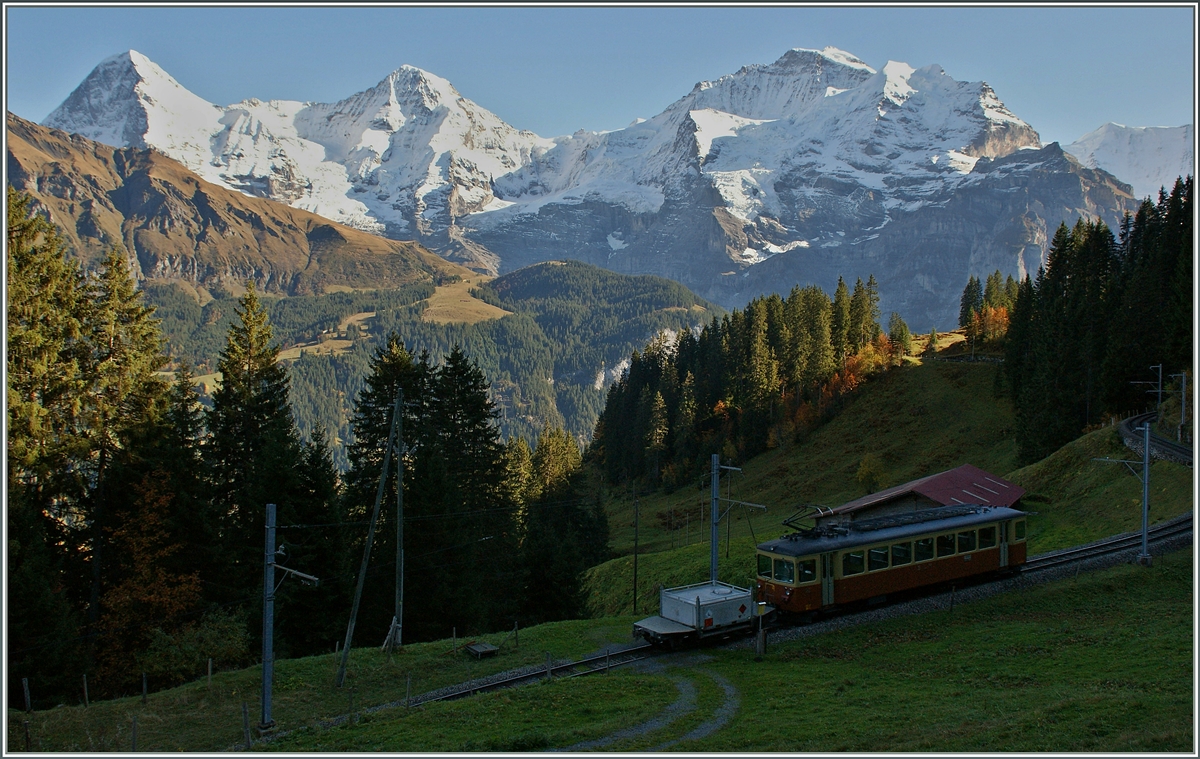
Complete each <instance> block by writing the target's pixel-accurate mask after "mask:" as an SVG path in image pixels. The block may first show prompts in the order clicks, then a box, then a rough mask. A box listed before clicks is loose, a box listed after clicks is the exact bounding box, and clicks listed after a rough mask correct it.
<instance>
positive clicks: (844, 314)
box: [829, 277, 851, 366]
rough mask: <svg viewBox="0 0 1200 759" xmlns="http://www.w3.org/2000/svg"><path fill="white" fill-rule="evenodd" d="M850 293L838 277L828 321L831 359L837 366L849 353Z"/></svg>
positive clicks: (842, 362)
mask: <svg viewBox="0 0 1200 759" xmlns="http://www.w3.org/2000/svg"><path fill="white" fill-rule="evenodd" d="M850 321H851V319H850V293H849V291H848V290H847V289H846V282H845V281H844V280H843V279H842V278H841V277H838V283H837V289H836V290H835V291H834V293H833V312H832V316H831V321H830V327H829V330H830V345H832V346H833V359H834V361H835V362H837V365H838V366H841V365H843V364H845V362H846V356H847V355H849V354H850V352H851V348H850Z"/></svg>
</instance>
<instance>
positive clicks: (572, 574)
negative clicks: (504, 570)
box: [521, 428, 608, 624]
mask: <svg viewBox="0 0 1200 759" xmlns="http://www.w3.org/2000/svg"><path fill="white" fill-rule="evenodd" d="M580 461H581V459H580V454H579V448H578V446H576V445H575V441H574V440H572V439H571V437H570V436H569V435H567V434H566V433H565V432H564V431H563V430H562V429H557V428H556V429H550V428H547V429H544V430H543V431H542V434H541V435H540V436H539V438H538V444H537V448H536V449H535V450H534V452H533V472H534V475H533V476H534V480H535V481H536V482H537V483H538V487H539V488H540V489H541V495H540V497H539V498H537V499H535V500H534V501H532V502H531V503H530V504H528V520H527V522H526V523H525V525H524V530H523V539H522V543H521V566H522V574H523V578H524V583H525V585H524V588H523V593H522V594H521V595H522V607H521V616H522V618H524V619H525V621H526V622H525V623H526V624H533V623H538V622H543V621H550V620H556V619H572V618H576V617H578V616H580V615H581V614H583V613H584V611H585V610H584V608H583V606H584V595H583V592H582V574H583V571H584V570H586V569H587V568H588V567H590V566H594V565H595V564H597V563H599V562H600V561H601V560H603V558H604V557H605V555H606V553H607V540H608V527H607V522H606V521H605V520H604V517H603V512H602V511H601V510H600V509H599V508H598V506H599V501H598V499H595V498H592V499H588V498H587V497H585V496H584V493H585V492H588V491H591V492H594V490H593V489H592V487H591V486H590V485H589V483H587V481H586V474H584V473H582V472H581V471H580ZM588 500H592V501H593V502H594V505H593V508H591V509H589V508H588V504H587V501H588ZM550 588H553V591H552V592H547V589H550Z"/></svg>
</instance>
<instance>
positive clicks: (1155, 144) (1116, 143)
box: [1063, 121, 1196, 200]
mask: <svg viewBox="0 0 1200 759" xmlns="http://www.w3.org/2000/svg"><path fill="white" fill-rule="evenodd" d="M1194 140H1195V132H1194V129H1193V127H1192V125H1191V124H1184V125H1183V126H1177V127H1127V126H1125V125H1124V124H1114V123H1112V122H1111V121H1110V122H1109V123H1107V124H1105V125H1104V126H1102V127H1100V128H1099V129H1096V130H1095V131H1092V132H1088V133H1087V134H1085V135H1084V136H1082V137H1080V138H1079V139H1078V140H1075V142H1072V143H1071V144H1070V145H1065V146H1063V150H1066V151H1067V152H1068V153H1070V154H1071V155H1073V156H1075V157H1076V158H1078V159H1079V161H1080V163H1082V164H1083V165H1084V166H1087V167H1089V168H1093V169H1096V168H1100V169H1104V170H1105V171H1107V172H1108V173H1110V174H1113V175H1115V176H1117V177H1120V178H1121V179H1122V180H1124V181H1126V182H1129V183H1130V184H1131V185H1133V192H1134V194H1135V195H1136V196H1137V197H1138V198H1150V199H1152V200H1157V198H1158V191H1159V189H1160V188H1166V190H1167V192H1170V191H1171V187H1172V186H1174V184H1175V180H1176V178H1178V177H1186V176H1194V175H1195V173H1196V163H1195V154H1194V152H1193V144H1194Z"/></svg>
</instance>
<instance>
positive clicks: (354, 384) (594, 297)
mask: <svg viewBox="0 0 1200 759" xmlns="http://www.w3.org/2000/svg"><path fill="white" fill-rule="evenodd" d="M433 291H434V284H431V283H418V284H413V285H407V286H405V287H401V288H398V289H395V290H390V291H374V292H346V293H329V294H326V295H321V296H297V297H290V298H273V297H272V298H269V297H265V296H264V297H261V298H260V302H261V303H262V305H263V308H264V309H265V310H266V312H267V314H268V315H269V317H270V320H271V324H272V326H273V328H274V334H275V339H276V340H277V341H278V343H279V345H280V347H281V348H289V347H292V346H296V345H300V344H305V343H311V342H312V341H314V340H318V339H319V338H321V337H322V336H328V335H330V334H331V333H335V332H336V331H337V327H338V326H339V323H340V322H341V321H342V320H344V319H346V318H347V317H349V316H351V315H354V314H361V313H366V312H369V313H372V314H373V316H372V317H371V318H370V322H369V329H365V328H363V327H360V326H356V325H351V326H350V327H348V328H347V329H346V330H345V332H346V336H347V337H348V338H349V340H350V341H351V344H350V345H349V347H348V348H347V349H345V350H343V351H340V352H331V351H329V350H328V349H325V350H321V349H320V348H319V346H318V347H317V348H316V349H309V350H306V351H303V352H302V354H301V355H300V357H299V358H298V359H296V360H294V361H291V362H290V372H291V379H292V385H291V399H292V405H293V410H294V412H295V416H296V420H297V424H298V425H299V429H300V433H301V436H302V437H304V439H306V440H307V439H309V438H310V437H311V435H312V432H313V430H314V428H315V427H317V426H318V425H319V426H321V427H324V428H325V430H326V431H327V432H328V433H329V435H330V437H331V445H330V452H331V454H332V456H333V460H334V464H335V465H336V466H337V467H338V468H339V469H341V470H344V469H345V468H346V467H347V466H348V464H349V461H348V459H347V454H346V446H347V445H348V444H349V442H350V441H351V439H352V437H353V435H352V430H351V426H350V418H351V415H352V413H353V402H354V398H356V397H357V395H358V393H359V392H360V391H361V390H362V378H363V377H365V376H366V373H367V369H368V365H369V363H370V360H371V356H372V355H373V353H374V351H375V349H376V348H378V347H379V346H380V345H381V344H382V343H383V341H384V340H385V339H386V337H387V335H389V334H392V333H396V334H400V335H403V336H404V339H405V343H406V345H407V347H408V348H409V350H411V351H417V352H419V351H428V352H429V353H430V354H431V356H433V357H434V359H435V360H440V358H441V357H442V356H445V355H446V354H448V353H449V352H450V350H451V349H452V348H454V347H455V346H458V347H460V348H462V350H463V351H464V352H465V353H466V354H467V355H468V356H470V358H471V359H472V360H473V361H474V362H475V363H476V364H477V365H478V366H479V368H480V369H481V370H483V372H484V374H485V375H486V376H487V378H488V380H489V383H490V386H491V389H490V391H489V392H490V397H491V398H492V400H493V402H494V403H495V404H496V405H497V408H498V410H499V412H500V429H501V433H502V435H503V436H504V437H505V438H508V437H511V436H514V435H517V436H522V437H525V438H528V439H530V440H533V439H535V438H536V437H537V436H538V434H539V432H540V431H541V428H542V427H543V426H544V425H546V424H549V425H550V426H551V427H562V428H564V429H565V430H567V432H569V433H570V434H571V435H572V436H573V437H574V438H575V439H576V441H578V442H582V441H586V440H587V439H588V438H589V437H590V435H591V432H592V428H593V427H594V426H595V421H596V417H597V416H598V415H599V413H600V411H601V409H602V408H603V405H604V390H603V389H602V387H598V386H597V383H596V377H597V374H599V373H600V372H601V371H602V370H605V369H607V370H608V371H609V372H611V371H612V370H613V367H614V366H615V365H616V364H618V363H619V362H620V361H621V360H622V359H624V358H626V357H627V356H628V355H629V354H630V352H631V351H633V350H634V349H635V348H637V347H640V346H641V345H642V344H644V343H645V341H646V340H648V339H649V338H650V337H651V336H653V335H654V334H656V333H657V332H659V331H662V330H672V331H680V330H686V329H690V328H692V327H693V326H695V325H696V324H699V323H701V322H702V321H703V320H705V319H706V318H707V316H708V315H709V314H713V313H716V314H723V313H724V311H723V310H722V309H720V308H719V307H716V306H714V305H712V304H711V303H707V302H705V301H703V300H701V299H700V298H697V297H696V296H695V295H694V294H692V293H691V292H690V291H688V290H687V288H685V287H683V286H682V285H680V284H678V283H676V282H672V281H670V280H666V279H662V278H661V277H650V276H639V277H628V276H624V275H618V274H614V273H613V272H608V271H605V270H603V269H599V268H597V267H594V266H589V265H586V264H582V263H579V262H575V261H560V262H553V263H547V264H542V265H539V266H533V267H529V268H527V269H524V270H521V271H517V272H513V273H512V274H508V275H505V276H504V277H500V278H499V279H496V280H493V281H491V282H490V283H488V284H486V285H483V286H480V287H478V288H476V289H475V290H474V291H473V294H474V295H475V296H476V297H477V298H479V299H481V300H483V301H485V302H488V303H490V304H492V305H495V306H498V307H500V308H503V309H505V310H507V311H510V312H511V313H510V314H508V315H507V316H504V317H502V318H499V319H491V320H487V321H483V322H478V323H475V324H467V323H449V324H438V323H433V322H430V321H427V320H425V319H424V318H423V311H424V310H425V308H426V303H425V302H424V301H425V300H426V299H427V298H429V297H430V296H431V295H432V294H433ZM145 299H146V301H147V303H149V304H152V305H154V307H155V316H156V317H157V318H159V319H160V320H161V323H162V324H161V328H162V332H163V335H164V337H165V338H166V343H167V350H168V352H169V353H170V354H171V356H172V359H173V361H175V362H187V363H188V364H190V365H191V366H192V367H193V368H194V370H195V372H196V373H197V374H200V375H204V374H209V373H212V372H215V371H216V370H217V366H216V364H217V361H218V354H219V351H220V350H221V347H222V346H223V345H224V343H225V336H226V333H227V332H228V329H229V327H230V325H231V324H232V322H233V320H234V318H235V312H236V309H237V305H238V304H237V298H235V297H233V296H231V295H228V294H220V293H218V297H216V298H215V299H213V300H211V301H209V302H208V303H206V304H205V305H204V306H200V305H199V304H198V303H197V301H196V298H195V297H194V296H193V295H191V294H189V293H187V292H186V291H185V290H184V288H182V287H181V286H180V285H178V284H176V283H170V282H159V283H148V284H147V285H146V287H145ZM203 400H204V401H205V402H206V403H207V401H208V399H203Z"/></svg>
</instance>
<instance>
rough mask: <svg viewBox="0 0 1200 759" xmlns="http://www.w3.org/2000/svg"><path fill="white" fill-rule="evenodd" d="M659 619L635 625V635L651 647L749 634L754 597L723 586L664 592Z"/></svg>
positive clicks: (743, 590)
mask: <svg viewBox="0 0 1200 759" xmlns="http://www.w3.org/2000/svg"><path fill="white" fill-rule="evenodd" d="M658 605H659V615H658V616H656V617H647V618H646V619H643V620H642V621H640V622H638V623H636V624H634V626H633V630H634V634H635V635H641V636H642V637H643V638H645V639H646V640H648V641H650V642H651V643H668V644H670V643H674V642H676V641H684V640H688V639H697V638H706V637H708V636H710V635H728V634H730V633H732V632H736V631H739V630H745V631H749V629H750V625H751V622H752V621H753V618H754V594H753V591H751V590H749V589H748V588H739V587H737V586H736V585H730V584H728V583H724V582H701V583H696V584H695V585H685V586H683V587H681V588H663V589H662V590H661V591H659V594H658Z"/></svg>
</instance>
